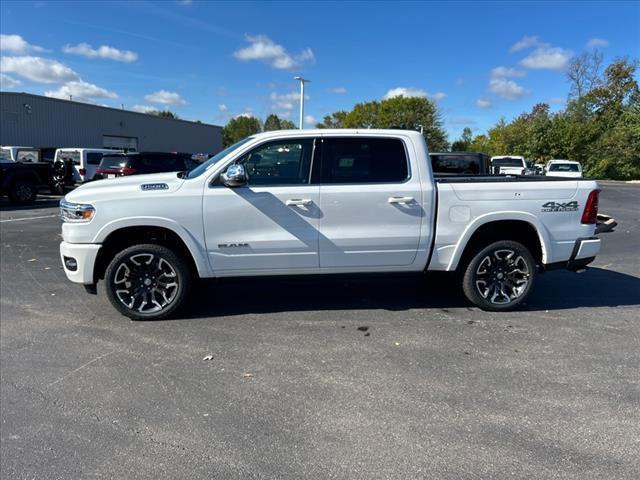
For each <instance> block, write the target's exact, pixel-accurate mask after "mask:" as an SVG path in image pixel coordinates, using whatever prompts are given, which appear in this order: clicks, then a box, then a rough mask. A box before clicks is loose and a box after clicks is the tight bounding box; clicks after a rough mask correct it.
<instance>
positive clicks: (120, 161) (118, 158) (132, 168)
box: [93, 152, 200, 180]
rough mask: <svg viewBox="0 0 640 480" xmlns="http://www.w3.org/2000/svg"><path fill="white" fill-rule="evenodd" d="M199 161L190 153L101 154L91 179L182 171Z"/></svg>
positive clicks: (193, 166) (197, 163) (192, 166)
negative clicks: (100, 159)
mask: <svg viewBox="0 0 640 480" xmlns="http://www.w3.org/2000/svg"><path fill="white" fill-rule="evenodd" d="M199 164H200V163H199V162H198V161H196V160H193V159H192V155H191V154H190V153H170V152H132V153H113V154H106V155H103V157H102V161H101V162H100V165H99V166H98V169H97V170H96V174H95V175H94V176H93V180H101V179H103V178H112V177H121V176H123V175H139V174H143V173H161V172H182V171H184V170H191V169H193V168H195V167H197V166H198V165H199Z"/></svg>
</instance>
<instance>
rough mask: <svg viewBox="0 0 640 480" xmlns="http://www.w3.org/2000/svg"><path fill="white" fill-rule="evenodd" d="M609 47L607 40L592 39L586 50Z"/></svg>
mask: <svg viewBox="0 0 640 480" xmlns="http://www.w3.org/2000/svg"><path fill="white" fill-rule="evenodd" d="M608 46H609V40H605V39H604V38H592V39H591V40H589V41H588V42H587V48H598V47H601V48H606V47H608Z"/></svg>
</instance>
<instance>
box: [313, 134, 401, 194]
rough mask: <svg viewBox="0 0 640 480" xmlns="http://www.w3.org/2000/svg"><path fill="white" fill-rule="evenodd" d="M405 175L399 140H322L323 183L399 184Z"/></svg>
mask: <svg viewBox="0 0 640 480" xmlns="http://www.w3.org/2000/svg"><path fill="white" fill-rule="evenodd" d="M408 178H409V164H408V161H407V153H406V150H405V147H404V143H403V142H402V140H400V139H397V138H360V137H358V138H325V139H323V142H322V183H326V184H336V183H402V182H404V181H405V180H407V179H408Z"/></svg>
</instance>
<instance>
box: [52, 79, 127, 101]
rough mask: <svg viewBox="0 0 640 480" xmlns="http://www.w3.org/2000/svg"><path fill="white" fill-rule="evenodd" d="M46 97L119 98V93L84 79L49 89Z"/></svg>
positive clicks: (77, 98) (76, 98) (79, 98)
mask: <svg viewBox="0 0 640 480" xmlns="http://www.w3.org/2000/svg"><path fill="white" fill-rule="evenodd" d="M44 95H45V97H52V98H63V99H67V100H68V99H69V97H70V96H71V97H73V99H74V100H91V99H93V98H118V94H117V93H115V92H111V91H109V90H107V89H105V88H102V87H98V86H97V85H94V84H93V83H87V82H85V81H83V80H78V81H72V82H67V83H65V84H64V85H62V86H61V87H60V88H58V89H57V90H49V91H46V92H44Z"/></svg>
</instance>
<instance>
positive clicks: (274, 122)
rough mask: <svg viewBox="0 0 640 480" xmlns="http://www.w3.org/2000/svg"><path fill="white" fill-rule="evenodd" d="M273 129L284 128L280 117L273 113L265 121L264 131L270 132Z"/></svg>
mask: <svg viewBox="0 0 640 480" xmlns="http://www.w3.org/2000/svg"><path fill="white" fill-rule="evenodd" d="M272 130H282V124H281V122H280V118H279V117H278V116H277V115H275V114H273V113H272V114H271V115H269V116H268V117H267V118H266V120H265V121H264V131H265V132H270V131H272Z"/></svg>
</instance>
